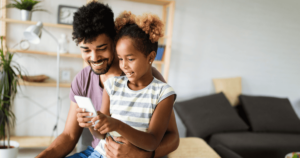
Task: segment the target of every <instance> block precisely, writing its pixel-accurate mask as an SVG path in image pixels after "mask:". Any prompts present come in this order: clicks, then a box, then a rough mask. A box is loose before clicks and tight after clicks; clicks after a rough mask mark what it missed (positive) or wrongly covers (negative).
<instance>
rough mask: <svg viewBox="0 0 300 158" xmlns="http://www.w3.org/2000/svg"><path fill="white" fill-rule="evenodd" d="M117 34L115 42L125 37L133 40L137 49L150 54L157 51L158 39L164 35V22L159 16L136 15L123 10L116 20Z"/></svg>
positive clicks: (146, 54)
mask: <svg viewBox="0 0 300 158" xmlns="http://www.w3.org/2000/svg"><path fill="white" fill-rule="evenodd" d="M115 26H116V31H117V35H116V38H115V43H117V41H118V40H119V39H120V38H122V37H124V36H127V37H130V38H131V39H132V40H133V46H134V47H135V49H137V50H139V51H140V52H142V53H143V54H144V55H145V56H148V55H149V54H150V53H151V52H152V51H155V53H156V51H157V48H158V40H159V38H160V37H163V35H164V33H163V28H164V24H163V23H162V21H161V20H160V19H159V17H158V16H156V15H153V14H144V15H142V16H135V15H134V14H131V12H127V11H124V12H122V13H121V14H120V15H119V16H118V17H117V18H116V20H115Z"/></svg>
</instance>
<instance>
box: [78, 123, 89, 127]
mask: <svg viewBox="0 0 300 158" xmlns="http://www.w3.org/2000/svg"><path fill="white" fill-rule="evenodd" d="M79 126H80V127H91V126H92V123H79Z"/></svg>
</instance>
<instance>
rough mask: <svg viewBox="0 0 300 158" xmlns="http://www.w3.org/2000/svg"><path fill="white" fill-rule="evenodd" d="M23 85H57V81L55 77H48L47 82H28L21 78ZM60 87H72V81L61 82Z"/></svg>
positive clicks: (20, 81)
mask: <svg viewBox="0 0 300 158" xmlns="http://www.w3.org/2000/svg"><path fill="white" fill-rule="evenodd" d="M19 83H20V85H21V86H36V87H56V81H55V80H53V79H48V80H46V81H45V82H27V81H23V80H19ZM59 87H64V88H70V87H71V83H60V84H59Z"/></svg>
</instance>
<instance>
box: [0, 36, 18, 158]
mask: <svg viewBox="0 0 300 158" xmlns="http://www.w3.org/2000/svg"><path fill="white" fill-rule="evenodd" d="M12 58H13V54H12V53H10V52H8V51H7V52H6V54H4V47H3V37H2V36H1V48H0V157H1V158H2V157H3V158H16V157H17V154H18V147H19V144H18V143H17V142H15V141H10V129H11V128H13V127H14V123H15V115H14V113H13V112H12V104H13V99H14V97H15V95H16V93H17V86H18V85H19V82H18V75H17V74H16V72H18V73H19V74H20V75H21V69H20V66H19V65H18V64H17V63H13V62H12Z"/></svg>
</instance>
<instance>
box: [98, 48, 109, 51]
mask: <svg viewBox="0 0 300 158" xmlns="http://www.w3.org/2000/svg"><path fill="white" fill-rule="evenodd" d="M106 48H107V47H105V48H102V49H97V51H101V50H105V49H106Z"/></svg>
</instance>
